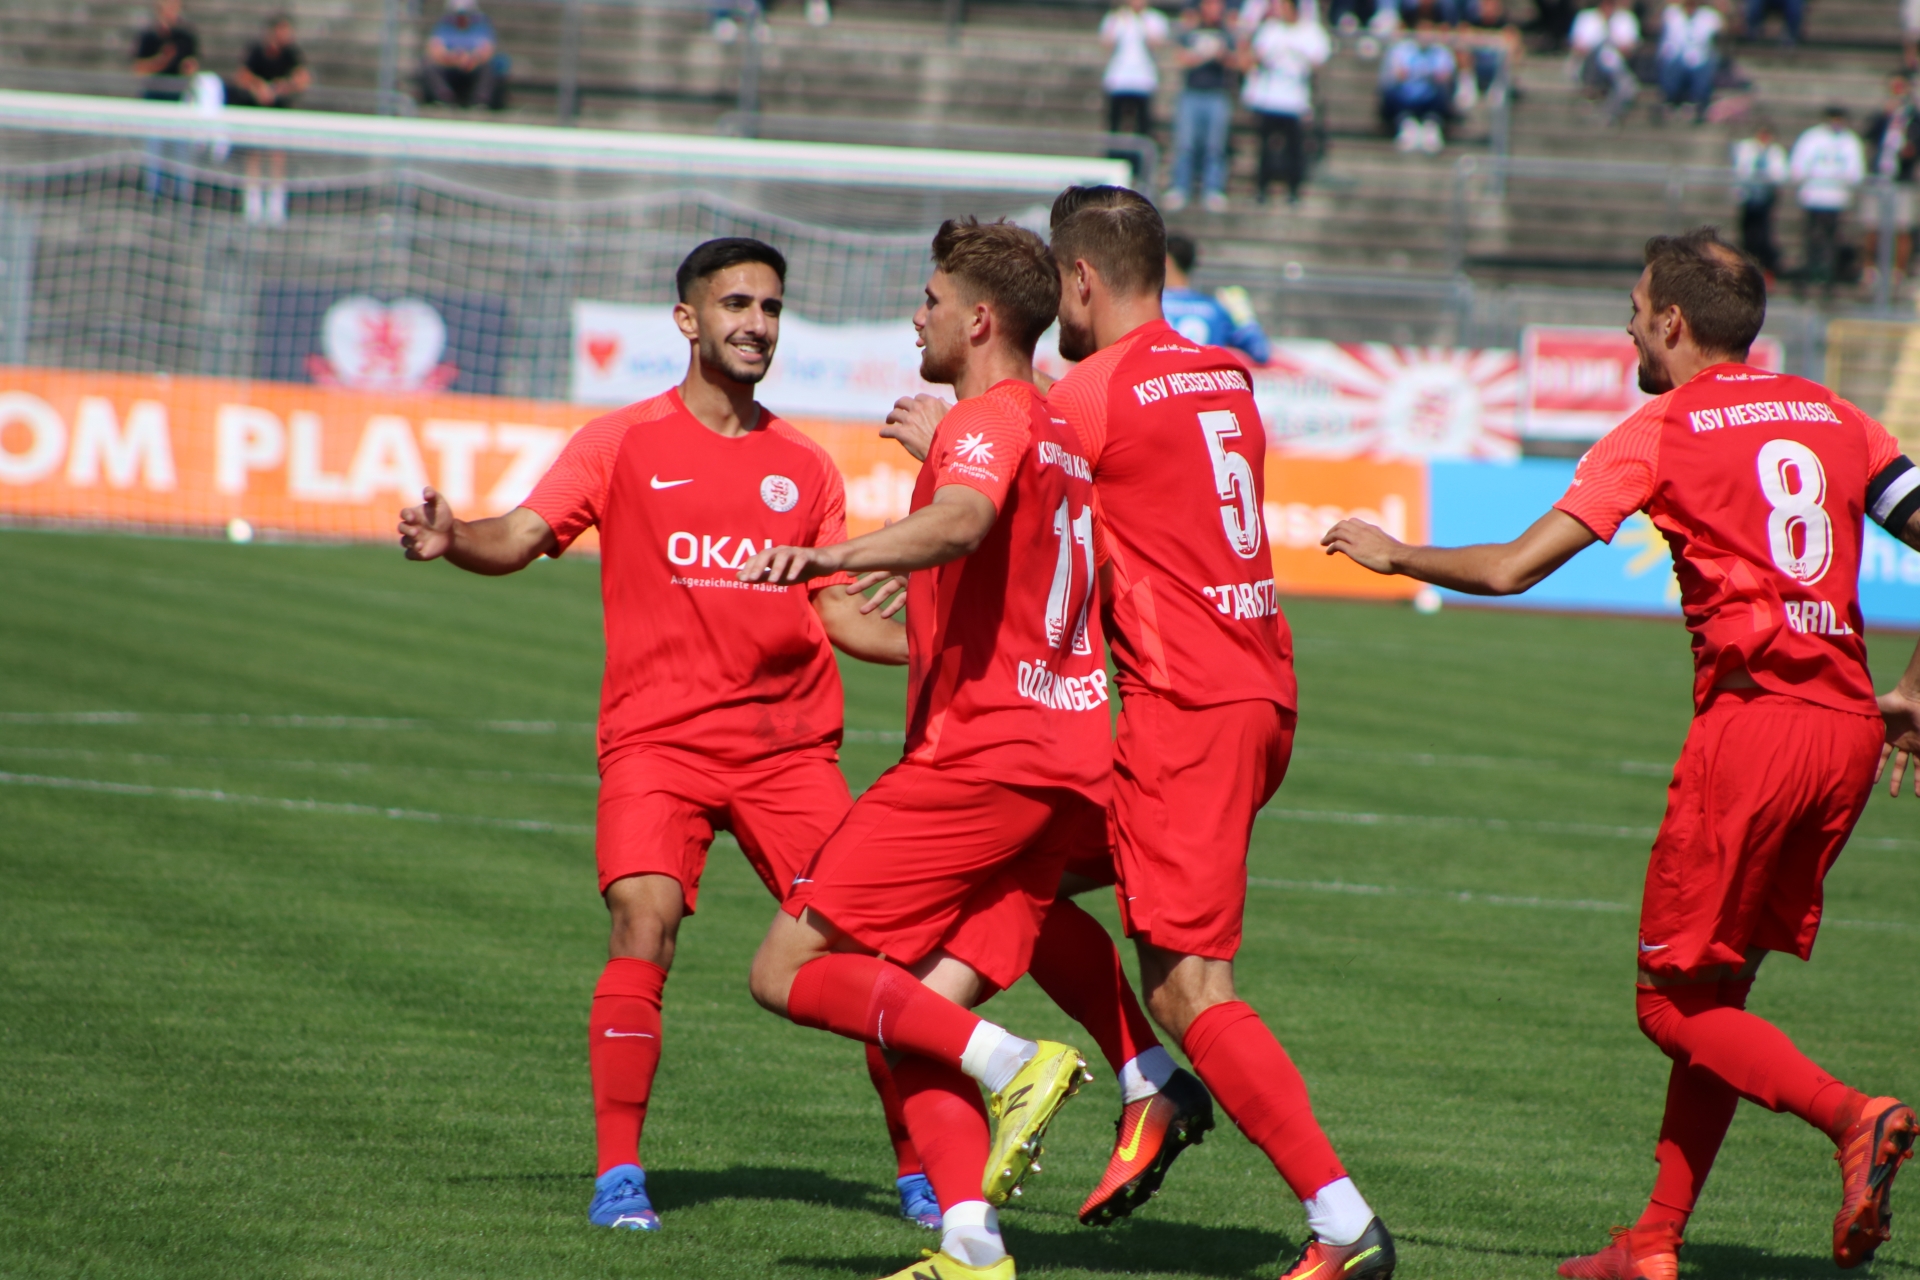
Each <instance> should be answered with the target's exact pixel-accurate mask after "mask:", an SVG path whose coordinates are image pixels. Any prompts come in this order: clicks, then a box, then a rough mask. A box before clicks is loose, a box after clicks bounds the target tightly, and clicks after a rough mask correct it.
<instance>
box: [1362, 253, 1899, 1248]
mask: <svg viewBox="0 0 1920 1280" xmlns="http://www.w3.org/2000/svg"><path fill="white" fill-rule="evenodd" d="M1765 316H1766V283H1765V277H1764V276H1763V275H1762V274H1761V271H1760V268H1759V266H1758V265H1757V264H1756V263H1755V262H1754V261H1753V260H1752V259H1751V258H1749V257H1748V256H1747V255H1745V254H1743V253H1741V252H1740V251H1738V250H1736V249H1734V248H1732V247H1730V246H1729V245H1727V244H1726V243H1724V242H1723V241H1722V240H1721V239H1720V238H1719V235H1718V233H1717V232H1716V231H1715V229H1714V228H1712V227H1701V228H1699V229H1697V230H1695V231H1691V232H1689V233H1687V234H1686V235H1683V236H1656V237H1654V238H1653V239H1652V240H1649V241H1648V242H1647V247H1646V269H1645V270H1644V271H1643V272H1642V273H1641V276H1640V281H1639V283H1638V284H1636V285H1635V286H1634V289H1633V320H1632V321H1631V323H1630V324H1629V325H1628V327H1627V332H1628V333H1630V334H1631V335H1632V336H1633V342H1634V346H1635V347H1637V348H1638V349H1639V354H1640V387H1641V389H1642V390H1643V391H1646V392H1648V393H1649V394H1651V395H1653V396H1655V397H1656V398H1655V399H1653V400H1651V401H1649V402H1648V403H1647V404H1646V405H1644V406H1642V407H1641V408H1640V409H1639V410H1638V411H1637V412H1635V413H1634V414H1633V416H1632V417H1630V418H1628V419H1627V420H1626V421H1624V422H1622V423H1621V424H1620V425H1619V426H1617V427H1615V428H1614V429H1613V430H1612V431H1611V432H1609V433H1608V434H1607V436H1606V437H1605V438H1604V439H1602V440H1601V441H1600V442H1599V443H1598V444H1596V445H1594V446H1593V448H1592V449H1590V450H1588V452H1587V455H1586V456H1585V457H1584V458H1582V459H1581V460H1580V465H1579V467H1578V469H1577V470H1576V471H1575V472H1574V479H1573V484H1572V487H1571V488H1569V489H1568V490H1567V493H1566V496H1565V497H1563V498H1562V499H1561V500H1560V501H1559V502H1558V503H1556V504H1555V505H1554V507H1553V509H1552V510H1550V511H1548V512H1547V513H1546V514H1545V515H1544V516H1542V517H1540V519H1539V520H1537V521H1535V522H1534V523H1533V525H1532V526H1531V527H1529V528H1528V529H1527V530H1526V532H1524V533H1522V534H1521V535H1520V536H1519V537H1518V538H1516V539H1515V540H1513V541H1512V542H1508V543H1500V544H1494V545H1487V546H1477V547H1452V548H1441V547H1410V546H1405V545H1403V544H1401V543H1399V542H1396V541H1394V540H1393V539H1392V538H1390V537H1388V536H1387V535H1386V534H1385V533H1383V532H1381V531H1380V530H1379V529H1376V528H1374V527H1373V526H1372V525H1369V524H1365V523H1362V522H1360V521H1355V520H1345V521H1342V522H1341V523H1339V524H1337V525H1335V526H1334V527H1333V529H1332V530H1331V531H1329V532H1328V534H1327V536H1326V538H1325V543H1326V546H1327V547H1328V550H1329V553H1331V552H1333V551H1339V552H1344V553H1345V554H1347V555H1349V556H1351V557H1352V558H1353V559H1355V560H1356V561H1358V562H1359V563H1361V564H1363V565H1365V566H1366V567H1367V568H1369V569H1372V570H1373V571H1375V572H1376V573H1398V574H1404V575H1406V576H1408V577H1412V578H1417V579H1419V580H1421V581H1423V582H1432V583H1437V584H1439V585H1441V586H1444V587H1451V588H1453V589H1455V590H1457V591H1467V592H1472V593H1474V594H1477V595H1511V594H1514V593H1516V592H1521V591H1525V590H1526V589H1527V588H1528V587H1531V586H1532V585H1533V584H1534V583H1536V582H1538V581H1540V580H1541V579H1542V578H1544V577H1546V576H1547V575H1548V574H1549V573H1552V572H1553V571H1554V570H1555V569H1557V568H1559V567H1560V566H1561V565H1563V564H1565V563H1566V562H1567V561H1568V560H1569V559H1571V558H1572V557H1573V556H1574V555H1575V554H1577V553H1578V552H1580V551H1581V550H1583V549H1584V548H1586V547H1587V546H1589V545H1591V544H1592V543H1593V542H1594V541H1596V540H1610V539H1611V538H1612V537H1613V535H1614V533H1615V532H1616V531H1617V530H1618V529H1619V527H1620V524H1621V522H1622V521H1623V520H1625V519H1626V518H1627V517H1628V516H1629V515H1630V514H1632V513H1633V512H1635V511H1644V512H1646V513H1647V514H1648V515H1649V516H1650V517H1652V519H1653V522H1654V524H1655V526H1656V527H1658V528H1659V529H1660V531H1661V532H1662V533H1663V534H1665V535H1666V539H1667V543H1668V545H1669V546H1670V547H1671V548H1672V549H1673V562H1674V572H1675V575H1676V576H1677V577H1678V578H1679V581H1680V599H1681V610H1682V612H1683V613H1684V614H1685V616H1686V622H1687V630H1688V631H1690V632H1691V633H1692V635H1693V653H1694V686H1693V695H1694V719H1693V724H1692V726H1691V727H1690V728H1689V729H1688V731H1687V739H1686V745H1685V746H1684V747H1683V748H1682V749H1681V753H1680V761H1679V764H1678V765H1677V766H1676V767H1675V769H1674V775H1673V781H1672V783H1671V784H1670V785H1669V786H1668V789H1667V812H1666V817H1665V818H1664V820H1663V821H1662V822H1661V825H1660V831H1659V834H1658V835H1656V836H1655V838H1654V843H1653V856H1652V859H1651V861H1650V862H1649V864H1648V867H1647V882H1646V890H1645V894H1644V897H1643V898H1642V901H1641V908H1640V940H1639V962H1640V970H1639V985H1638V989H1637V998H1638V1007H1639V1014H1640V1029H1641V1030H1642V1031H1644V1032H1645V1033H1646V1035H1647V1038H1648V1039H1650V1040H1652V1041H1653V1042H1654V1043H1655V1044H1656V1045H1658V1046H1659V1047H1660V1049H1661V1051H1662V1052H1664V1053H1665V1054H1666V1055H1667V1056H1668V1057H1669V1058H1671V1059H1673V1070H1672V1074H1671V1075H1670V1076H1669V1077H1668V1081H1667V1101H1666V1114H1665V1117H1664V1118H1663V1119H1662V1121H1661V1125H1660V1139H1659V1144H1658V1146H1657V1147H1656V1148H1655V1149H1654V1154H1655V1158H1656V1160H1657V1161H1658V1163H1659V1173H1658V1175H1657V1176H1656V1177H1655V1179H1654V1184H1653V1195H1652V1197H1651V1199H1650V1201H1649V1202H1648V1205H1647V1208H1646V1211H1645V1212H1644V1213H1642V1214H1641V1215H1640V1218H1639V1221H1638V1222H1636V1223H1635V1224H1634V1225H1633V1226H1632V1227H1631V1228H1626V1229H1621V1230H1618V1231H1616V1233H1615V1235H1614V1238H1613V1241H1612V1243H1610V1244H1609V1245H1608V1246H1607V1247H1606V1248H1604V1249H1602V1250H1600V1251H1599V1252H1598V1253H1594V1254H1589V1255H1587V1256H1585V1257H1580V1258H1570V1259H1568V1260H1567V1261H1566V1262H1563V1263H1562V1264H1561V1265H1560V1274H1561V1275H1563V1276H1567V1277H1572V1278H1575V1280H1634V1278H1636V1277H1638V1278H1644V1280H1674V1277H1675V1276H1676V1274H1677V1272H1678V1267H1679V1256H1678V1255H1679V1249H1680V1246H1681V1243H1682V1237H1683V1236H1684V1235H1685V1233H1686V1227H1687V1219H1688V1217H1689V1215H1691V1214H1692V1212H1693V1208H1694V1204H1695V1202H1696V1201H1697V1200H1698V1198H1699V1195H1700V1190H1701V1187H1702V1186H1703V1185H1704V1184H1705V1182H1706V1179H1707V1172H1708V1170H1709V1169H1711V1168H1712V1166H1713V1160H1714V1157H1715V1155H1716V1154H1718V1152H1719V1150H1720V1143H1721V1140H1722V1139H1723V1138H1724V1137H1725V1136H1726V1132H1727V1126H1728V1125H1729V1124H1730V1123H1731V1122H1732V1120H1733V1113H1734V1110H1735V1108H1736V1107H1737V1106H1738V1104H1739V1101H1740V1099H1742V1098H1745V1099H1747V1100H1748V1101H1750V1102H1757V1103H1759V1104H1760V1105H1761V1106H1763V1107H1767V1108H1769V1109H1770V1110H1773V1111H1784V1112H1791V1113H1792V1114H1794V1115H1796V1116H1798V1117H1800V1118H1801V1119H1802V1120H1805V1121H1806V1122H1807V1123H1808V1124H1810V1125H1812V1126H1814V1127H1815V1128H1816V1129H1819V1130H1820V1131H1821V1132H1822V1133H1825V1134H1826V1135H1827V1136H1828V1137H1829V1138H1831V1139H1833V1142H1834V1144H1835V1146H1836V1147H1837V1148H1838V1150H1837V1152H1836V1154H1835V1158H1836V1159H1837V1160H1838V1161H1839V1164H1840V1180H1841V1203H1840V1212H1839V1215H1838V1216H1837V1217H1835V1219H1834V1223H1833V1260H1834V1262H1835V1263H1837V1264H1838V1265H1840V1266H1842V1267H1857V1266H1859V1265H1860V1264H1862V1263H1864V1262H1866V1261H1867V1260H1868V1259H1869V1258H1871V1257H1872V1256H1873V1253H1874V1250H1875V1249H1877V1248H1878V1247H1879V1246H1880V1243H1881V1241H1883V1240H1885V1239H1887V1237H1888V1234H1889V1229H1888V1218H1889V1216H1890V1207H1889V1205H1890V1202H1889V1197H1890V1194H1891V1191H1892V1187H1893V1179H1894V1175H1895V1174H1896V1173H1897V1172H1898V1171H1899V1169H1900V1166H1901V1164H1902V1163H1904V1162H1905V1161H1906V1160H1907V1158H1908V1157H1909V1156H1910V1155H1911V1153H1912V1147H1913V1141H1914V1135H1915V1132H1916V1125H1915V1119H1914V1112H1913V1109H1912V1108H1910V1107H1908V1106H1907V1105H1906V1104H1904V1103H1902V1102H1900V1101H1899V1100H1898V1099H1896V1098H1890V1097H1868V1096H1867V1095H1866V1094H1864V1093H1861V1092H1859V1091H1858V1090H1855V1089H1853V1088H1851V1087H1850V1086H1848V1085H1846V1084H1843V1083H1842V1082H1840V1081H1839V1080H1836V1079H1834V1078H1833V1077H1832V1076H1830V1075H1828V1074H1827V1073H1826V1072H1825V1071H1823V1070H1821V1069H1820V1067H1819V1066H1818V1065H1816V1064H1815V1063H1813V1062H1812V1061H1810V1060H1808V1058H1807V1057H1806V1056H1805V1055H1804V1054H1802V1053H1801V1052H1800V1050H1799V1049H1797V1048H1796V1047H1795V1046H1794V1044H1793V1042H1792V1041H1791V1040H1789V1039H1788V1038H1787V1036H1786V1035H1785V1034H1784V1033H1783V1032H1782V1031H1781V1030H1780V1029H1779V1028H1778V1027H1775V1026H1774V1025H1773V1024H1772V1023H1770V1022H1767V1021H1765V1020H1764V1019H1761V1018H1759V1017H1756V1016H1755V1015H1753V1014H1751V1013H1748V1012H1747V1011H1746V1003H1747V994H1748V992H1749V991H1750V990H1751V989H1752V987H1753V981H1754V977H1755V975H1756V973H1757V972H1758V971H1759V968H1760V962H1761V961H1762V960H1763V959H1765V957H1766V955H1767V953H1768V952H1770V951H1784V952H1787V953H1789V954H1791V955H1795V956H1798V957H1799V958H1800V959H1802V960H1805V959H1806V958H1807V957H1808V955H1809V954H1810V953H1811V952H1812V950H1813V942H1814V936H1815V934H1816V933H1817V932H1818V930H1819V927H1820V911H1821V884H1822V881H1823V880H1824V878H1825V876H1826V873H1827V869H1828V868H1829V867H1831V866H1832V865H1833V860H1834V859H1835V858H1836V857H1837V856H1839V853H1840V850H1841V848H1842V846H1844V845H1845V844H1846V841H1847V836H1848V835H1849V834H1850V833H1851V832H1852V830H1853V826H1854V823H1855V822H1856V821H1857V820H1858V819H1859V817H1860V813H1861V810H1862V809H1863V808H1864V807H1865V805H1866V802H1867V794H1868V792H1869V790H1870V789H1871V787H1872V783H1873V781H1874V780H1875V779H1876V777H1877V774H1876V771H1875V760H1876V758H1878V759H1879V760H1880V761H1881V767H1883V768H1884V762H1885V759H1886V757H1887V755H1888V754H1891V753H1893V752H1895V751H1898V752H1899V753H1901V754H1900V766H1899V770H1897V771H1896V773H1895V775H1894V780H1893V781H1894V786H1895V788H1896V790H1897V789H1898V786H1899V782H1900V772H1901V771H1903V770H1904V768H1905V764H1906V761H1907V758H1908V755H1909V754H1910V753H1911V752H1912V751H1913V750H1914V749H1916V748H1920V650H1916V652H1915V655H1914V660H1913V662H1912V663H1910V664H1909V666H1908V668H1907V671H1906V674H1905V675H1904V676H1903V677H1902V678H1901V681H1900V684H1899V685H1898V686H1897V687H1896V689H1895V690H1894V692H1892V693H1889V694H1887V695H1886V696H1885V697H1882V698H1880V699H1878V700H1877V702H1876V699H1875V698H1874V695H1873V684H1872V679H1871V677H1870V676H1869V675H1868V672H1867V652H1866V644H1865V642H1864V641H1863V640H1862V639H1861V635H1860V632H1861V627H1862V622H1861V617H1860V606H1859V601H1858V599H1857V592H1856V584H1857V583H1858V581H1859V571H1860V548H1861V538H1862V518H1863V517H1864V516H1870V517H1872V519H1873V520H1874V521H1875V522H1876V523H1878V524H1880V525H1881V526H1883V527H1884V528H1885V529H1886V530H1887V531H1888V532H1889V533H1891V534H1893V535H1894V536H1895V537H1897V538H1900V539H1901V540H1903V541H1905V542H1906V543H1908V544H1909V545H1913V546H1920V516H1917V515H1916V513H1917V512H1920V470H1916V469H1915V468H1914V465H1913V463H1911V462H1909V461H1908V460H1907V459H1906V458H1904V457H1902V456H1901V455H1900V450H1899V446H1898V445H1897V444H1896V443H1895V441H1894V439H1893V437H1892V436H1890V435H1889V434H1888V433H1887V432H1886V430H1885V429H1884V428H1883V427H1881V426H1880V424H1879V423H1877V422H1875V421H1873V420H1872V419H1871V418H1869V417H1867V416H1866V415H1865V414H1863V413H1861V412H1860V411H1859V410H1858V409H1856V408H1854V407H1853V406H1852V405H1850V404H1848V403H1847V402H1846V401H1844V400H1841V399H1839V398H1838V397H1836V396H1835V395H1833V393H1832V392H1830V391H1828V390H1827V389H1826V388H1824V387H1822V386H1820V385H1818V384H1817V383H1813V382H1809V381H1807V380H1806V379H1804V378H1794V377H1789V376H1787V375H1785V374H1777V373H1768V372H1766V371H1764V370H1761V369H1757V368H1754V367H1753V366H1751V365H1749V364H1747V363H1746V357H1747V352H1748V348H1749V347H1750V345H1751V344H1752V342H1753V340H1754V338H1755V336H1756V335H1757V334H1758V333H1759V332H1760V326H1761V322H1762V321H1763V320H1764V319H1765Z"/></svg>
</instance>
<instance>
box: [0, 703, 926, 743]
mask: <svg viewBox="0 0 1920 1280" xmlns="http://www.w3.org/2000/svg"><path fill="white" fill-rule="evenodd" d="M9 724H17V725H70V726H115V725H155V726H166V725H178V726H182V727H193V728H222V729H350V730H360V731H363V732H374V733H397V732H404V733H417V732H425V731H434V730H438V731H441V732H445V731H446V730H449V729H456V728H457V729H472V730H477V731H479V732H481V733H534V734H539V733H592V732H593V731H594V729H595V725H594V723H593V721H591V720H421V719H416V718H413V717H408V716H331V715H326V716H312V715H253V714H251V713H247V712H231V713H215V712H196V713H181V712H160V711H0V725H9ZM842 736H843V737H844V739H845V741H847V742H883V743H895V742H905V741H906V740H907V735H906V734H905V733H903V732H901V731H900V730H898V729H848V730H846V731H845V733H844V734H843V735H842Z"/></svg>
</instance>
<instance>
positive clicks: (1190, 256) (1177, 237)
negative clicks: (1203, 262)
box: [1167, 231, 1200, 272]
mask: <svg viewBox="0 0 1920 1280" xmlns="http://www.w3.org/2000/svg"><path fill="white" fill-rule="evenodd" d="M1167 256H1168V257H1169V258H1172V259H1173V265H1174V266H1176V267H1178V268H1180V269H1181V270H1182V271H1188V272H1191V271H1192V270H1193V264H1194V263H1196V262H1198V261H1200V246H1199V245H1197V244H1195V243H1194V242H1193V237H1192V236H1183V235H1181V234H1180V233H1179V232H1178V231H1169V232H1168V233H1167Z"/></svg>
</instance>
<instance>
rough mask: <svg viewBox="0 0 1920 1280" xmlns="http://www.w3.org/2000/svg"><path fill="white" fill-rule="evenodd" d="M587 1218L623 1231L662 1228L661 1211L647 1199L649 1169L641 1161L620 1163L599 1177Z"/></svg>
mask: <svg viewBox="0 0 1920 1280" xmlns="http://www.w3.org/2000/svg"><path fill="white" fill-rule="evenodd" d="M587 1220H588V1221H590V1222H592V1223H593V1225H594V1226H596V1227H613V1228H614V1229H615V1230H619V1231H658V1230H659V1229H660V1215H659V1214H657V1213H655V1212H654V1211H653V1201H651V1200H649V1199H647V1171H646V1170H645V1169H642V1168H641V1167H640V1166H639V1165H637V1164H617V1165H615V1166H613V1168H611V1169H609V1170H607V1171H606V1172H605V1173H603V1174H601V1175H600V1176H599V1177H598V1178H595V1179H594V1181H593V1204H592V1205H590V1206H589V1207H588V1209H587Z"/></svg>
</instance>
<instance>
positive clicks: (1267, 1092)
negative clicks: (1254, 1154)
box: [1183, 1000, 1347, 1201]
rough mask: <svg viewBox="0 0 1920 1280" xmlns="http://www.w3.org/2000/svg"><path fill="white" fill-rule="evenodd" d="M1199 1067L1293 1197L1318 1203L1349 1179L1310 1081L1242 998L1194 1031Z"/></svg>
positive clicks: (1189, 1043) (1192, 1046)
mask: <svg viewBox="0 0 1920 1280" xmlns="http://www.w3.org/2000/svg"><path fill="white" fill-rule="evenodd" d="M1183 1047H1184V1048H1185V1049H1186V1051H1187V1057H1188V1059H1190V1060H1191V1061H1192V1063H1193V1069H1194V1071H1196V1072H1197V1073H1199V1076H1200V1079H1201V1080H1202V1081H1204V1082H1205V1083H1206V1086H1207V1088H1209V1089H1211V1090H1212V1091H1213V1096H1214V1097H1215V1098H1217V1099H1218V1100H1219V1102H1220V1105H1221V1107H1222V1108H1224V1109H1225V1110H1226V1113H1227V1114H1228V1115H1230V1116H1232V1117H1233V1122H1234V1123H1235V1124H1237V1125H1239V1126H1240V1131H1241V1132H1242V1133H1244V1134H1246V1135H1247V1138H1248V1139H1249V1140H1250V1141H1251V1142H1252V1143H1253V1145H1254V1146H1256V1147H1259V1148H1260V1150H1262V1151H1264V1152H1266V1155H1267V1159H1269V1160H1271V1161H1273V1167H1274V1168H1275V1169H1278V1170H1279V1171H1280V1176H1281V1177H1282V1178H1285V1179H1286V1180H1287V1185H1288V1186H1289V1187H1291V1188H1292V1189H1293V1194H1294V1195H1296V1196H1298V1197H1299V1198H1300V1199H1301V1200H1302V1201H1306V1200H1310V1199H1312V1198H1313V1196H1314V1194H1315V1193H1316V1192H1318V1191H1319V1190H1320V1188H1322V1187H1324V1186H1326V1185H1327V1184H1328V1183H1329V1182H1335V1181H1338V1180H1339V1179H1341V1178H1344V1177H1346V1176H1347V1171H1346V1169H1345V1168H1344V1167H1342V1166H1341V1164H1340V1157H1339V1156H1337V1155H1335V1154H1334V1153H1333V1144H1332V1143H1330V1142H1328V1141H1327V1135H1326V1134H1324V1133H1322V1132H1321V1131H1320V1125H1319V1122H1318V1121H1316V1120H1315V1119H1314V1118H1313V1104H1312V1103H1311V1102H1309V1101H1308V1099H1307V1082H1306V1081H1305V1080H1302V1079H1301V1078H1300V1072H1299V1071H1298V1070H1297V1069H1296V1068H1295V1067H1294V1065H1293V1060H1292V1059H1291V1058H1289V1057H1287V1051H1286V1050H1285V1049H1282V1048H1281V1047H1280V1042H1279V1041H1278V1040H1276V1039H1274V1038H1273V1033H1272V1032H1271V1031H1269V1030H1267V1027H1266V1024H1265V1023H1263V1022H1261V1021H1260V1015H1259V1014H1257V1013H1255V1012H1254V1011H1253V1009H1252V1008H1251V1007H1249V1006H1248V1005H1247V1004H1246V1003H1244V1002H1243V1001H1239V1000H1232V1001H1229V1002H1228V1003H1226V1004H1217V1005H1214V1006H1213V1007H1212V1008H1211V1009H1208V1010H1207V1011H1206V1012H1205V1013H1202V1014H1201V1015H1200V1016H1199V1017H1197V1018H1195V1019H1194V1020H1193V1022H1192V1024H1191V1025H1189V1026H1188V1027H1187V1035H1186V1043H1185V1044H1184V1045H1183Z"/></svg>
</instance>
